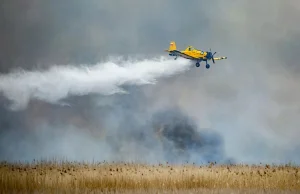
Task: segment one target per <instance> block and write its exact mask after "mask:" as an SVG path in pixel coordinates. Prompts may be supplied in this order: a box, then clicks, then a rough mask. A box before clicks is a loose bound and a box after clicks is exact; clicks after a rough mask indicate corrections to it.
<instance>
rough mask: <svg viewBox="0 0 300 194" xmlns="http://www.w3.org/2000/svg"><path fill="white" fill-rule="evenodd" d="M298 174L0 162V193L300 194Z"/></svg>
mask: <svg viewBox="0 0 300 194" xmlns="http://www.w3.org/2000/svg"><path fill="white" fill-rule="evenodd" d="M299 170H300V168H299V167H296V166H292V165H284V166H270V165H264V166H262V165H261V166H254V165H252V166H248V165H216V164H210V165H205V166H197V165H193V164H186V165H180V166H176V165H169V164H168V163H165V164H159V165H146V164H134V163H105V162H103V163H93V164H90V163H89V164H88V163H77V162H55V161H53V162H51V161H41V162H33V163H28V164H24V163H20V164H18V163H14V164H12V163H7V162H2V163H1V164H0V190H1V193H115V192H117V193H118V192H121V193H299V192H300V172H299Z"/></svg>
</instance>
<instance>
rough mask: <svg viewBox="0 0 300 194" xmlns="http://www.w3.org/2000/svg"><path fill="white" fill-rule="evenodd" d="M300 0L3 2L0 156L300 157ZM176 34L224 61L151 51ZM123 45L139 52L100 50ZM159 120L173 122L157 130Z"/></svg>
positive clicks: (281, 159)
mask: <svg viewBox="0 0 300 194" xmlns="http://www.w3.org/2000/svg"><path fill="white" fill-rule="evenodd" d="M299 9H300V4H299V2H298V1H296V0H290V1H281V0H267V1H263V2H262V1H258V0H254V1H253V0H252V1H249V0H240V1H235V0H229V1H226V2H225V1H222V0H216V1H213V3H212V1H190V2H189V3H186V2H183V1H177V0H176V1H171V0H167V1H164V2H161V1H157V0H153V1H145V2H144V1H137V0H130V1H118V2H117V3H115V2H114V3H113V2H111V1H94V0H90V1H71V0H66V1H51V2H50V1H49V2H48V1H47V2H46V1H35V0H26V1H24V0H23V1H21V0H15V1H8V0H6V1H3V2H2V6H1V7H0V13H1V15H0V25H1V31H0V34H1V36H0V70H1V72H2V74H1V76H0V77H1V78H0V79H1V82H0V86H1V87H0V88H1V89H0V90H1V93H2V95H3V96H2V97H1V99H0V102H1V109H0V111H1V112H0V113H1V118H0V127H1V132H0V133H1V134H0V135H1V136H0V146H1V147H0V159H8V160H23V159H28V160H31V159H33V158H36V159H38V158H39V157H54V156H60V157H67V158H70V159H74V160H91V159H93V158H95V159H99V160H102V159H111V160H131V159H135V158H144V159H145V160H146V161H151V162H153V161H158V160H165V159H169V160H173V159H174V158H178V159H179V160H191V161H195V160H197V161H196V162H200V161H203V160H204V161H205V160H211V159H212V160H218V161H226V160H227V158H233V159H234V160H235V161H236V162H246V163H258V162H271V163H280V162H290V161H291V162H295V163H299V162H300V156H299V154H298V153H299V151H300V143H299V137H300V132H299V129H298V125H299V120H300V100H299V99H300V92H299V91H300V87H299V84H298V83H299V81H300V79H299V70H300V69H299V62H298V54H299V51H300V27H299V25H297V23H298V21H299V19H300V14H299V13H300V12H299ZM171 40H175V41H176V43H177V47H178V48H179V49H184V48H185V47H186V46H187V45H193V46H195V47H196V48H199V49H204V50H208V49H209V48H211V49H212V51H217V54H216V55H219V56H228V59H227V60H223V61H218V62H216V64H211V68H210V69H209V70H206V69H205V68H204V67H203V64H201V67H200V68H195V67H192V65H193V64H192V65H191V64H190V63H188V62H186V61H185V60H180V61H174V60H173V59H172V58H171V59H170V60H168V59H162V60H156V61H152V59H153V58H157V59H161V58H160V56H161V55H166V53H163V50H164V49H166V48H168V46H169V42H170V41H171ZM123 55H124V56H125V55H126V56H127V55H129V56H133V55H134V56H133V58H134V59H136V58H135V56H136V55H137V56H139V58H142V60H140V59H139V60H134V61H132V60H123V59H122V58H121V59H117V60H115V59H114V57H112V58H113V59H114V60H106V61H105V60H104V58H106V57H107V56H123ZM146 59H148V60H146ZM103 61H104V62H103ZM123 63H127V64H131V65H132V66H131V67H130V68H131V70H129V69H130V68H129V67H124V66H123ZM54 64H55V65H54ZM59 64H61V65H59ZM66 65H67V66H66ZM82 65H83V66H82ZM181 65H182V66H181ZM190 65H191V66H190ZM86 67H89V69H90V71H88V68H86ZM145 67H148V68H146V69H145ZM162 67H164V68H165V69H164V70H163V69H161V68H162ZM174 67H178V68H179V69H178V68H174ZM190 67H191V68H190ZM152 68H153V69H152ZM181 68H182V69H181ZM15 69H17V70H15ZM20 69H21V70H20ZM149 69H150V70H151V72H153V73H154V75H153V74H152V73H151V74H147V73H146V72H148V71H149ZM23 70H26V71H25V72H24V71H23ZM111 70H113V71H114V72H113V73H109V72H110V71H111ZM178 70H179V71H178ZM187 70H188V71H187ZM116 72H118V73H119V74H118V75H121V78H120V77H117V76H115V75H116ZM165 73H166V74H165ZM178 73H180V74H178ZM167 75H168V76H167ZM171 75H172V76H171ZM11 76H17V78H14V79H13V78H12V77H11ZM107 78H109V79H107ZM68 80H69V81H70V80H71V81H72V82H71V81H70V82H67V81H68ZM101 80H102V81H103V80H104V81H105V82H100V81H101ZM128 82H129V84H127V83H128ZM99 83H105V84H103V85H102V84H99ZM122 83H126V84H125V85H123V84H122ZM149 83H150V84H149ZM152 83H156V84H152ZM144 84H145V85H144ZM136 85H143V86H138V87H137V86H136ZM103 91H104V92H103ZM124 91H126V92H128V94H126V95H123V92H124ZM118 92H121V93H118ZM103 94H113V95H108V96H105V95H104V96H103ZM120 94H121V95H120ZM78 95H79V96H78ZM66 105H67V106H66ZM174 107H176V108H175V109H174ZM161 112H162V113H161ZM157 115H158V116H157ZM162 115H164V116H162ZM167 115H170V117H167ZM172 118H175V120H181V119H179V118H182V120H183V121H184V120H186V118H189V119H187V120H189V122H188V123H189V124H188V125H184V124H183V123H184V122H179V123H177V124H176V122H174V119H172ZM190 120H192V121H191V122H190ZM153 122H154V123H156V122H159V123H160V124H161V125H167V126H166V127H165V128H162V130H158V131H160V133H157V128H156V127H153V126H152V123H153ZM174 123H175V124H174ZM172 124H173V127H171V128H170V127H168V126H170V125H171V126H172ZM158 125H159V124H158ZM174 125H175V126H174ZM155 126H156V125H155ZM178 126H179V127H178ZM158 128H159V127H158ZM160 129H161V128H160ZM180 129H181V130H180ZM182 131H187V133H188V134H189V135H184V134H182ZM206 133H207V134H208V133H212V135H207V134H206ZM157 134H158V136H157ZM159 134H161V135H159ZM196 134H198V135H199V139H200V140H199V139H197V138H196V139H192V140H189V138H188V137H194V136H195V137H196V136H197V137H198V135H196ZM162 137H163V138H162ZM171 137H173V139H171V140H170V138H171ZM178 137H182V138H181V140H182V141H181V140H178ZM200 137H206V138H204V140H203V138H200ZM179 139H180V138H179ZM208 140H215V141H212V142H215V143H212V144H210V143H209V142H208ZM158 142H163V143H162V145H160V144H159V143H158ZM168 142H171V144H169V143H168ZM178 142H184V143H183V145H182V144H179V143H178ZM188 142H189V143H188ZM192 142H193V143H194V144H193V145H196V147H197V145H198V147H197V149H195V146H192ZM199 142H201V143H199ZM174 148H176V150H181V149H182V148H184V149H186V150H188V151H187V152H185V153H184V154H183V155H181V154H179V156H178V152H177V151H175V152H173V151H171V150H173V149H174ZM204 148H207V149H206V150H207V152H208V153H213V155H212V156H208V155H205V154H199V153H200V150H202V151H203V150H205V149H204ZM145 153H147V154H146V155H147V156H145ZM166 153H171V155H168V154H166ZM201 153H203V152H201ZM186 154H187V155H186ZM202 156H203V158H204V159H203V158H201V157H202Z"/></svg>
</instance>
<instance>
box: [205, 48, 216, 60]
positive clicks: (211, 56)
mask: <svg viewBox="0 0 300 194" xmlns="http://www.w3.org/2000/svg"><path fill="white" fill-rule="evenodd" d="M209 50H210V52H207V58H208V59H211V60H212V61H213V63H215V59H214V55H215V54H216V53H217V52H214V54H212V52H211V49H209Z"/></svg>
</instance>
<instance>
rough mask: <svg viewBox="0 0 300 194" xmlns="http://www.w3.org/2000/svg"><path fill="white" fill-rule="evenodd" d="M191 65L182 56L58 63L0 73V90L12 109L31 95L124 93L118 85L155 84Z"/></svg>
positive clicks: (56, 98)
mask: <svg viewBox="0 0 300 194" xmlns="http://www.w3.org/2000/svg"><path fill="white" fill-rule="evenodd" d="M189 68H190V63H189V61H188V60H185V59H178V60H176V61H175V60H174V59H170V58H165V57H160V58H153V59H144V60H132V59H131V60H116V61H114V60H110V61H107V62H102V63H98V64H95V65H93V66H88V65H80V66H71V65H66V66H57V65H54V66H52V67H51V68H50V69H48V70H47V71H23V70H18V71H14V72H11V73H9V74H4V75H1V76H0V93H3V95H4V96H5V97H6V98H7V99H9V100H11V101H12V104H11V106H10V108H11V109H12V110H21V109H24V108H26V107H27V105H28V103H29V101H30V99H39V100H43V101H46V102H49V103H53V104H56V103H62V101H61V100H63V99H64V98H66V97H68V96H80V95H87V94H91V93H94V94H101V95H112V94H116V93H126V91H124V90H123V89H122V88H121V86H124V85H144V84H155V83H156V79H157V78H160V77H166V76H171V75H174V74H177V73H180V72H183V71H187V70H188V69H189Z"/></svg>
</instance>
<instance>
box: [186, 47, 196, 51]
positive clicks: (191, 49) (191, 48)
mask: <svg viewBox="0 0 300 194" xmlns="http://www.w3.org/2000/svg"><path fill="white" fill-rule="evenodd" d="M186 50H188V51H193V50H196V49H195V48H194V47H193V46H188V47H187V48H186Z"/></svg>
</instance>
